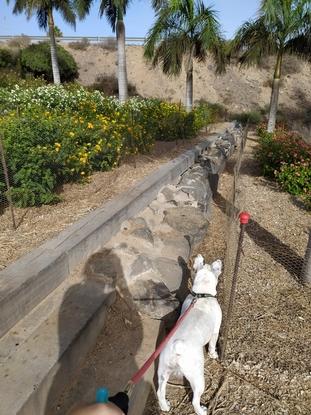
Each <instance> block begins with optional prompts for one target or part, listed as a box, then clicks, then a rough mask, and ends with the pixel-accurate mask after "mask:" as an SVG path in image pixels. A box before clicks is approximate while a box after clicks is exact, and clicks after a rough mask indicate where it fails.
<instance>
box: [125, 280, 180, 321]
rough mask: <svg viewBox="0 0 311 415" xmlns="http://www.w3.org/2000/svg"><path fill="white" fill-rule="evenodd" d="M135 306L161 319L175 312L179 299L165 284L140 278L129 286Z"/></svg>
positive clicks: (178, 305)
mask: <svg viewBox="0 0 311 415" xmlns="http://www.w3.org/2000/svg"><path fill="white" fill-rule="evenodd" d="M129 290H130V292H131V295H132V297H133V300H134V302H135V304H136V306H137V307H138V308H139V310H140V311H141V312H142V313H145V314H147V315H150V316H151V317H153V318H156V319H162V318H164V317H166V316H168V315H170V314H171V313H174V314H175V313H176V311H177V310H178V309H179V307H180V303H179V301H178V300H177V299H176V298H175V297H174V296H172V295H171V293H170V291H169V289H168V288H167V286H166V285H165V284H164V283H163V282H161V281H157V280H154V279H152V278H148V279H147V278H140V279H139V280H137V281H135V283H133V284H131V285H130V287H129Z"/></svg>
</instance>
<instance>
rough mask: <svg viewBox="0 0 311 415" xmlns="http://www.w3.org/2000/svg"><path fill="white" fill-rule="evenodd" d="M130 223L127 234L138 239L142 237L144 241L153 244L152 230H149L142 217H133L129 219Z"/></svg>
mask: <svg viewBox="0 0 311 415" xmlns="http://www.w3.org/2000/svg"><path fill="white" fill-rule="evenodd" d="M129 224H130V230H129V234H130V235H132V236H134V237H136V238H139V239H144V240H145V241H146V242H149V243H150V244H152V245H153V244H154V239H153V235H152V232H151V230H150V228H149V227H148V225H147V222H146V221H145V219H144V218H141V217H139V218H135V219H132V220H131V221H129Z"/></svg>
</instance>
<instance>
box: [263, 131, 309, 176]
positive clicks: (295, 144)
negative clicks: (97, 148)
mask: <svg viewBox="0 0 311 415" xmlns="http://www.w3.org/2000/svg"><path fill="white" fill-rule="evenodd" d="M258 135H259V137H260V140H259V148H258V151H257V154H256V155H257V158H258V160H259V162H260V165H261V168H262V172H263V174H264V176H268V177H275V172H276V171H279V170H280V168H281V166H282V165H284V164H297V163H298V162H304V161H305V160H308V159H310V158H311V149H310V146H309V145H308V144H306V143H305V142H304V141H303V140H302V139H301V137H299V136H298V135H297V134H295V133H292V132H289V131H287V130H285V129H284V128H281V127H279V128H277V129H276V131H275V133H273V134H272V133H268V132H267V131H266V130H265V128H263V127H259V128H258Z"/></svg>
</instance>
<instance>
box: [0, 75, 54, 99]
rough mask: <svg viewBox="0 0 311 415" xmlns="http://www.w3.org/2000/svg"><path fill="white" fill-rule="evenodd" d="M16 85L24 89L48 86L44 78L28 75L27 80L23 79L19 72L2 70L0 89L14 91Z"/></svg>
mask: <svg viewBox="0 0 311 415" xmlns="http://www.w3.org/2000/svg"><path fill="white" fill-rule="evenodd" d="M15 85H18V86H20V87H23V88H32V87H39V86H43V85H46V81H45V80H44V79H42V78H35V77H34V76H32V75H31V74H28V75H27V76H26V77H25V78H21V76H20V74H19V72H17V71H16V70H14V69H10V70H1V71H0V88H7V89H12V88H13V87H14V86H15ZM0 95H1V94H0Z"/></svg>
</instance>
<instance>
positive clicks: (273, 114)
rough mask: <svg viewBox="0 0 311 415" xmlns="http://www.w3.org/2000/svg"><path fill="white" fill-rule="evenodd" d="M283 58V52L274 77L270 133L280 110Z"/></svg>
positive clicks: (278, 56)
mask: <svg viewBox="0 0 311 415" xmlns="http://www.w3.org/2000/svg"><path fill="white" fill-rule="evenodd" d="M282 57H283V54H282V52H281V51H279V52H278V54H277V59H276V65H275V70H274V76H273V83H272V91H271V99H270V110H269V120H268V127H267V130H268V132H269V133H273V131H274V129H275V123H276V113H277V110H278V101H279V90H280V81H281V67H282Z"/></svg>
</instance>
